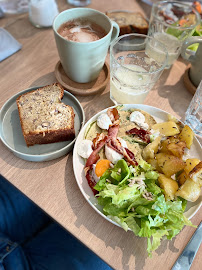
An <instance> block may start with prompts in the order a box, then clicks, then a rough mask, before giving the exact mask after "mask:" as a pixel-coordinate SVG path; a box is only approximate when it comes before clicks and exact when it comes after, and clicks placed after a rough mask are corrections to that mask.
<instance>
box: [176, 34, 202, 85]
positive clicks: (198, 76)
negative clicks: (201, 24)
mask: <svg viewBox="0 0 202 270" xmlns="http://www.w3.org/2000/svg"><path fill="white" fill-rule="evenodd" d="M195 43H199V47H198V49H197V51H196V52H195V53H194V54H193V55H192V54H191V55H190V54H188V51H187V48H188V47H189V46H190V45H192V44H195ZM181 55H182V57H183V58H184V59H186V60H188V61H189V62H190V63H191V67H190V70H189V77H190V80H191V81H192V83H193V84H194V85H195V86H196V87H197V86H198V85H199V83H200V81H201V80H202V37H198V36H195V37H190V38H188V39H187V40H186V41H185V42H184V43H183V45H182V49H181Z"/></svg>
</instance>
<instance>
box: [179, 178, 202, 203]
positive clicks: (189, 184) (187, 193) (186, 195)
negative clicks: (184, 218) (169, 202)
mask: <svg viewBox="0 0 202 270" xmlns="http://www.w3.org/2000/svg"><path fill="white" fill-rule="evenodd" d="M200 193H201V189H200V186H199V185H198V184H196V183H195V182H194V181H192V180H191V179H190V178H188V179H187V180H186V181H185V183H184V184H183V185H182V186H181V187H180V188H179V190H178V191H177V192H176V193H175V196H180V197H182V198H183V199H185V200H187V201H190V202H195V201H196V200H197V199H198V198H199V196H200Z"/></svg>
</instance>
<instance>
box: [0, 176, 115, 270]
mask: <svg viewBox="0 0 202 270" xmlns="http://www.w3.org/2000/svg"><path fill="white" fill-rule="evenodd" d="M110 269H111V268H110V267H109V266H108V265H107V264H106V263H105V262H103V261H102V260H101V259H100V258H99V257H98V256H96V255H95V254H94V253H92V252H91V251H90V250H89V249H88V248H86V247H85V246H84V245H83V244H82V243H80V242H79V241H78V240H77V239H76V238H74V237H73V236H72V235H70V234H69V233H68V232H67V231H66V230H64V229H63V228H62V227H61V226H59V225H58V224H57V223H56V222H54V221H53V220H52V219H51V218H50V217H48V216H47V215H46V214H45V213H44V212H43V211H42V210H41V209H40V208H39V207H38V206H36V205H35V204H34V203H33V202H31V201H30V200H29V199H28V198H27V197H26V196H25V195H23V194H22V193H21V192H20V191H19V190H17V189H16V188H15V187H14V186H13V185H11V184H10V183H9V182H8V181H7V180H5V179H4V178H3V177H2V176H0V270H110Z"/></svg>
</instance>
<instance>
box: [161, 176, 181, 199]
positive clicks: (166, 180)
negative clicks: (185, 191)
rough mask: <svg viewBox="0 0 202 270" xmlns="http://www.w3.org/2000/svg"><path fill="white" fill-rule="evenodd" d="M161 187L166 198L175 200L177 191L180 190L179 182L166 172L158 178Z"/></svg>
mask: <svg viewBox="0 0 202 270" xmlns="http://www.w3.org/2000/svg"><path fill="white" fill-rule="evenodd" d="M158 182H159V185H160V187H161V188H162V189H163V190H164V195H165V199H166V200H173V199H174V197H175V193H176V191H177V190H178V183H177V182H176V181H175V180H173V179H172V178H170V177H166V176H165V175H164V174H160V175H159V178H158Z"/></svg>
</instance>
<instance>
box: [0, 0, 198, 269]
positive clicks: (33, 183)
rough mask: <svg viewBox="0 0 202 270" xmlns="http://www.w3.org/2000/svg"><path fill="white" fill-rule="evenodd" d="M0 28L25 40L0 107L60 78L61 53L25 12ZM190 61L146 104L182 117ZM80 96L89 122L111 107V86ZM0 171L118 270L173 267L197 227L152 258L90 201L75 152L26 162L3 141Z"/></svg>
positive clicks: (3, 79)
mask: <svg viewBox="0 0 202 270" xmlns="http://www.w3.org/2000/svg"><path fill="white" fill-rule="evenodd" d="M58 5H59V10H60V11H62V10H64V9H67V8H70V6H69V5H68V4H67V3H66V1H65V0H59V1H58ZM89 7H91V8H95V9H98V10H100V11H102V12H106V11H107V10H112V9H122V10H126V9H127V10H131V11H141V12H143V13H145V14H146V15H147V16H149V14H150V8H149V7H148V6H147V5H145V4H142V3H141V2H139V0H138V2H136V1H135V0H111V1H108V0H102V1H96V0H92V4H91V5H89ZM0 27H3V28H5V29H6V30H7V31H9V32H10V33H11V34H12V35H13V36H14V37H15V38H16V39H17V40H18V41H19V42H20V43H21V44H22V49H21V50H20V51H19V52H17V53H16V54H14V55H12V56H11V57H9V58H7V59H6V60H4V61H2V62H1V63H0V83H1V87H0V107H2V105H3V104H4V103H5V102H6V101H7V100H8V99H9V98H10V97H12V96H13V95H14V94H16V93H18V92H19V91H22V90H24V89H27V88H29V87H32V86H40V85H46V84H51V83H53V82H56V78H55V76H54V68H55V65H56V63H57V62H58V60H59V57H58V53H57V49H56V44H55V40H54V35H53V30H52V29H51V28H49V29H37V28H35V27H34V26H32V25H31V23H30V22H29V20H28V15H27V14H20V15H12V16H6V17H5V18H3V19H0ZM107 61H109V59H108V58H107ZM186 65H187V63H185V62H184V61H183V60H182V59H181V58H180V59H179V60H178V61H176V62H175V63H174V65H173V66H172V68H171V69H170V70H166V71H164V73H163V74H162V76H161V78H160V80H159V81H158V83H157V86H156V87H155V89H153V90H152V91H151V92H150V93H149V95H148V97H147V99H146V101H145V104H147V105H151V106H155V107H158V108H161V109H164V110H166V111H168V112H169V113H172V114H173V115H175V116H177V117H178V118H180V119H183V117H184V114H185V111H186V109H187V107H188V105H189V103H190V101H191V98H192V95H191V94H190V93H189V92H188V91H187V90H186V88H185V87H184V85H183V74H184V71H185V69H186ZM77 98H78V100H79V101H80V102H81V104H82V106H83V108H84V111H85V115H86V120H88V119H89V118H91V117H92V116H93V115H94V114H95V113H97V112H99V111H100V110H102V109H104V108H106V107H109V106H112V105H113V104H112V102H111V101H110V99H109V85H108V86H107V88H106V89H105V91H104V92H102V93H101V94H97V95H94V96H89V97H80V96H77ZM0 173H1V174H2V175H3V176H4V177H5V178H6V179H7V180H8V181H10V182H11V183H12V184H14V185H15V186H16V187H17V188H18V189H19V190H21V191H22V192H23V193H24V194H26V195H27V196H28V197H29V198H30V199H31V200H32V201H34V202H35V203H36V204H37V205H39V206H40V207H41V208H42V209H43V210H44V211H45V212H47V213H48V214H49V215H50V216H51V217H53V218H54V219H55V220H56V221H57V222H58V223H60V224H61V225H62V226H63V227H64V228H65V229H67V230H68V231H69V232H70V233H72V234H73V235H74V236H76V237H77V238H78V239H79V240H80V241H82V242H83V243H84V244H85V245H86V246H88V247H89V248H90V249H91V250H93V251H94V252H95V253H96V254H97V255H99V256H100V257H101V258H102V259H103V260H105V261H106V262H107V263H108V264H109V265H110V266H112V267H113V268H114V269H124V270H128V269H137V270H141V269H144V270H151V269H156V270H158V269H159V270H161V269H165V270H167V269H171V268H172V266H173V264H174V262H175V261H176V259H177V258H178V256H179V255H180V253H181V252H182V250H183V249H184V247H185V245H186V244H187V242H188V241H189V239H190V238H191V236H192V234H193V233H194V231H195V229H194V228H190V227H185V228H184V229H183V230H182V232H181V233H180V234H179V235H178V236H177V237H175V238H174V239H173V240H172V241H164V242H162V244H161V247H160V248H158V250H157V251H156V252H154V253H153V257H152V258H148V256H147V252H146V245H147V243H146V240H144V239H142V238H138V237H136V236H134V235H133V233H132V232H127V233H126V232H124V230H122V229H121V228H119V227H117V226H115V225H113V224H111V223H110V222H108V221H106V220H105V219H104V218H102V217H101V216H100V215H99V214H97V213H96V212H95V211H94V210H93V209H92V208H91V206H90V205H89V204H88V203H87V202H86V200H85V199H84V197H83V196H82V194H81V192H80V190H79V188H78V186H77V184H76V180H75V177H74V174H73V168H72V152H71V153H69V154H68V155H67V156H63V157H61V158H58V159H56V160H53V161H49V162H43V163H37V162H28V161H24V160H22V159H19V158H17V157H16V156H14V155H13V153H11V152H10V151H9V150H8V149H7V148H6V147H5V146H4V144H3V143H2V142H1V141H0ZM200 221H201V211H199V212H198V213H197V214H196V215H195V216H194V217H193V218H192V222H193V223H194V224H196V225H198V224H199V223H200ZM201 256H202V247H200V249H199V251H198V254H197V255H196V258H195V260H194V262H193V264H192V267H191V269H192V270H196V269H201V267H200V263H201V262H202V261H201Z"/></svg>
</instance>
